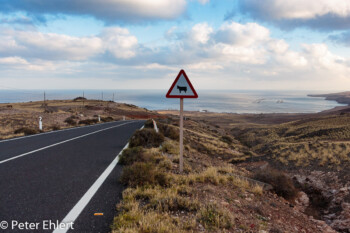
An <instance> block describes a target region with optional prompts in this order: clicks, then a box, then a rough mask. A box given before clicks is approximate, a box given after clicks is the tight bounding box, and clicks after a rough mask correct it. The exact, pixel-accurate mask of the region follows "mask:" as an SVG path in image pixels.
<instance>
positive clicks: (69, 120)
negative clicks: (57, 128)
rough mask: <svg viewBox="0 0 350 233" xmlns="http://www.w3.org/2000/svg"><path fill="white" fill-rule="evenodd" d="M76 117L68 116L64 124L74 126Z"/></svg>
mask: <svg viewBox="0 0 350 233" xmlns="http://www.w3.org/2000/svg"><path fill="white" fill-rule="evenodd" d="M75 118H76V117H75V116H70V117H67V118H66V119H65V120H64V122H65V123H67V124H68V125H76V124H77V122H76V121H75V120H74V119H75Z"/></svg>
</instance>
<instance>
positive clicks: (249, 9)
mask: <svg viewBox="0 0 350 233" xmlns="http://www.w3.org/2000/svg"><path fill="white" fill-rule="evenodd" d="M238 4H239V9H240V12H241V13H242V12H243V13H248V14H249V15H251V16H253V17H254V18H255V19H260V20H266V21H269V22H272V23H273V24H275V25H278V26H280V27H282V28H287V29H288V28H295V27H309V28H315V29H319V30H339V29H347V28H349V23H350V1H348V0H307V1H305V0H288V1H286V0H264V1H261V0H239V1H238ZM236 13H237V12H235V11H232V12H231V13H229V14H228V15H227V18H230V17H232V16H234V15H235V14H236Z"/></svg>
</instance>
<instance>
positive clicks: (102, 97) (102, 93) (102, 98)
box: [101, 91, 103, 101]
mask: <svg viewBox="0 0 350 233" xmlns="http://www.w3.org/2000/svg"><path fill="white" fill-rule="evenodd" d="M101 94H102V101H103V91H102V93H101Z"/></svg>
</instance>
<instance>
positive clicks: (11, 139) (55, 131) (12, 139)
mask: <svg viewBox="0 0 350 233" xmlns="http://www.w3.org/2000/svg"><path fill="white" fill-rule="evenodd" d="M116 122H120V121H112V122H106V123H99V124H95V125H87V126H77V127H72V128H68V129H60V130H54V131H50V132H44V133H38V134H33V135H28V136H22V137H16V138H10V139H4V140H0V143H2V142H8V141H14V140H19V139H25V138H31V137H36V136H41V135H45V134H50V133H59V132H62V131H68V130H73V129H82V128H89V127H93V126H98V125H106V124H111V123H116Z"/></svg>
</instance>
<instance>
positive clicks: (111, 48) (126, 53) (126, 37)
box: [101, 27, 137, 59]
mask: <svg viewBox="0 0 350 233" xmlns="http://www.w3.org/2000/svg"><path fill="white" fill-rule="evenodd" d="M101 40H102V43H103V45H104V47H105V48H106V50H107V51H108V52H110V53H112V54H113V56H114V57H116V58H121V59H128V58H131V57H134V56H135V54H136V48H137V38H136V37H135V36H132V35H130V33H129V31H128V30H127V29H125V28H119V27H114V28H107V29H105V30H104V31H103V32H102V35H101Z"/></svg>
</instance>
